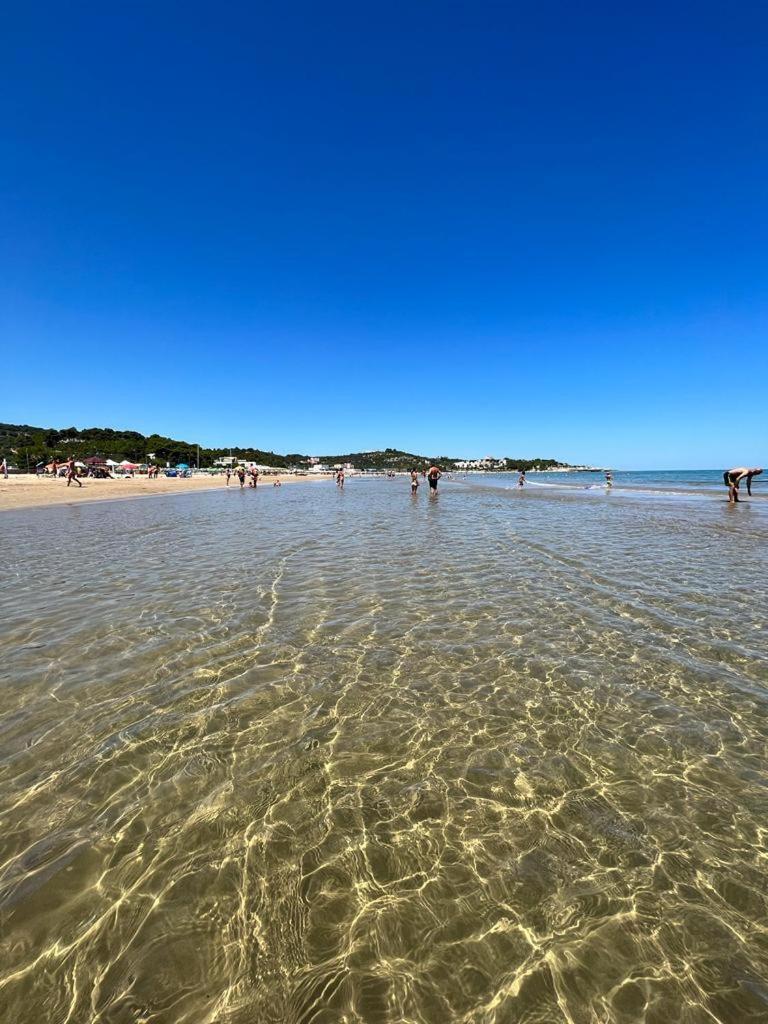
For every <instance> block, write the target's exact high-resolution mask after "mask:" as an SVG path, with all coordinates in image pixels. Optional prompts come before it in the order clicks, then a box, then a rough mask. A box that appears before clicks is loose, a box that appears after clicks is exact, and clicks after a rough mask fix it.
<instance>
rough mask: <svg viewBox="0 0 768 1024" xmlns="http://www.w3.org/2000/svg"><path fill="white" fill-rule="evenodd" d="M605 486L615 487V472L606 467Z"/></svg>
mask: <svg viewBox="0 0 768 1024" xmlns="http://www.w3.org/2000/svg"><path fill="white" fill-rule="evenodd" d="M605 486H606V487H608V488H611V487H613V473H612V472H611V471H610V469H606V471H605Z"/></svg>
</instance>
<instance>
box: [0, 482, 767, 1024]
mask: <svg viewBox="0 0 768 1024" xmlns="http://www.w3.org/2000/svg"><path fill="white" fill-rule="evenodd" d="M406 490H407V485H406V484H405V483H403V481H402V480H397V481H368V480H366V481H358V480H354V479H352V480H350V481H349V482H348V485H347V488H346V491H345V493H343V494H339V493H337V491H336V489H335V488H334V487H332V486H331V485H325V484H317V485H315V484H312V485H309V484H308V485H306V486H296V487H285V488H283V489H281V490H280V491H273V490H272V489H271V488H264V490H263V491H262V490H260V491H259V492H257V493H256V494H254V493H251V492H247V491H246V492H244V493H242V492H240V491H239V489H238V490H234V489H232V490H231V491H230V492H225V491H223V490H222V492H208V493H201V494H196V495H191V496H185V497H178V498H163V499H158V500H153V499H147V500H143V501H139V502H116V503H109V504H99V505H97V506H96V505H87V504H84V505H73V506H71V507H68V508H59V509H52V510H37V511H31V512H25V513H7V514H5V515H4V516H3V518H2V525H3V540H4V544H3V547H4V551H5V554H6V559H5V561H6V568H5V573H4V575H3V579H2V584H0V586H1V587H2V589H1V591H0V606H1V608H2V615H3V623H4V629H3V632H4V640H5V644H4V652H5V653H4V662H3V670H2V671H3V680H4V682H3V691H2V693H3V703H2V715H1V716H0V737H1V738H2V745H1V747H0V779H2V789H1V790H0V814H1V819H0V820H1V821H2V833H1V836H2V838H1V839H0V853H1V858H2V867H1V868H0V925H1V928H0V1017H2V1019H3V1020H9V1021H14V1022H21V1024H26V1022H30V1024H33V1022H34V1024H37V1022H39V1021H42V1020H45V1021H56V1022H63V1021H70V1022H74V1024H81V1022H84V1021H97V1020H98V1021H108V1022H118V1024H122V1022H132V1024H135V1022H137V1021H139V1020H141V1021H152V1022H163V1024H165V1022H174V1024H176V1022H189V1024H191V1022H198V1021H211V1022H217V1024H219V1022H222V1024H223V1022H227V1024H233V1022H238V1024H239V1022H246V1021H247V1022H252V1021H281V1022H284V1021H290V1022H307V1024H308V1022H310V1021H311V1022H313V1024H320V1022H337V1021H372V1022H373V1021H392V1022H396V1021H397V1022H399V1021H428V1022H444V1021H449V1020H466V1021H473V1022H474V1021H477V1022H496V1021H498V1022H501V1021H526V1022H549V1021H552V1022H560V1021H576V1022H579V1024H580V1022H587V1021H600V1022H622V1024H623V1022H635V1021H645V1022H647V1024H669V1022H672V1021H686V1022H687V1024H698V1022H700V1021H701V1022H702V1024H703V1022H705V1021H712V1020H719V1021H724V1022H734V1024H735V1022H739V1024H740V1022H743V1021H750V1020H753V1021H758V1020H766V1019H768V987H767V986H766V982H765V979H766V977H768V943H767V942H766V932H765V922H766V899H767V897H768V885H767V884H766V872H765V859H764V858H765V839H766V826H765V822H766V821H767V820H768V787H767V785H766V783H768V774H767V773H766V768H765V764H766V761H765V757H766V740H767V739H768V695H767V693H766V682H768V657H766V649H765V612H766V608H768V600H767V599H768V583H767V582H766V577H765V564H766V560H765V556H766V547H767V545H766V541H767V540H768V517H767V516H766V515H765V513H764V511H763V510H762V508H760V507H758V505H757V503H755V504H754V505H753V506H751V507H750V506H747V505H746V504H745V505H744V506H743V507H742V508H739V509H736V510H734V509H728V508H727V507H726V506H725V505H724V504H723V502H722V501H720V500H717V501H715V500H713V501H711V502H702V501H698V502H695V501H693V500H691V501H685V500H683V501H681V502H678V503H676V504H675V503H671V502H663V501H659V502H656V501H649V500H645V501H641V500H633V499H632V498H622V497H621V496H619V495H611V496H610V497H609V498H607V499H606V500H597V501H595V500H593V499H591V498H590V499H587V498H584V497H583V496H578V495H562V496H558V495H536V496H533V495H530V494H525V495H518V494H516V493H507V492H504V491H501V490H495V489H493V488H492V487H488V486H473V485H459V484H456V485H451V484H447V485H445V486H444V488H443V489H442V490H441V493H440V495H439V497H438V498H437V500H430V498H429V496H428V495H427V494H424V493H422V494H421V495H419V497H418V498H417V499H415V500H412V499H411V498H410V496H409V495H408V494H407V493H406ZM731 560H734V561H735V562H736V563H737V564H738V570H737V571H736V572H735V573H733V574H731V573H730V572H728V570H727V562H729V561H731Z"/></svg>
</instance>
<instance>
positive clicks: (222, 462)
mask: <svg viewBox="0 0 768 1024" xmlns="http://www.w3.org/2000/svg"><path fill="white" fill-rule="evenodd" d="M236 462H237V459H236V458H235V457H234V455H224V456H223V457H222V458H221V459H214V462H213V464H214V466H223V467H226V466H234V464H235V463H236Z"/></svg>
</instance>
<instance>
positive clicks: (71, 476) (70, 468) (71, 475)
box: [67, 455, 83, 487]
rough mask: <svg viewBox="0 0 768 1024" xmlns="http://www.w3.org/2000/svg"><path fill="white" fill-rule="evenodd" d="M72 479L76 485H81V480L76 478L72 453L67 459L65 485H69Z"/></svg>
mask: <svg viewBox="0 0 768 1024" xmlns="http://www.w3.org/2000/svg"><path fill="white" fill-rule="evenodd" d="M73 480H74V481H75V483H76V484H77V486H78V487H82V486H83V485H82V483H81V481H80V480H78V477H77V469H76V468H75V457H74V455H70V457H69V458H68V459H67V487H69V485H70V484H71V483H72V481H73Z"/></svg>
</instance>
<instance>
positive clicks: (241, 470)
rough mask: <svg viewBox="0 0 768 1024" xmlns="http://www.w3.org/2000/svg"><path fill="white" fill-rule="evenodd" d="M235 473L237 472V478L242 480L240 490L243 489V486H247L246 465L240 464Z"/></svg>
mask: <svg viewBox="0 0 768 1024" xmlns="http://www.w3.org/2000/svg"><path fill="white" fill-rule="evenodd" d="M235 473H236V474H237V479H238V480H239V481H240V490H242V489H243V487H245V466H238V467H237V469H236V470H235Z"/></svg>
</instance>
